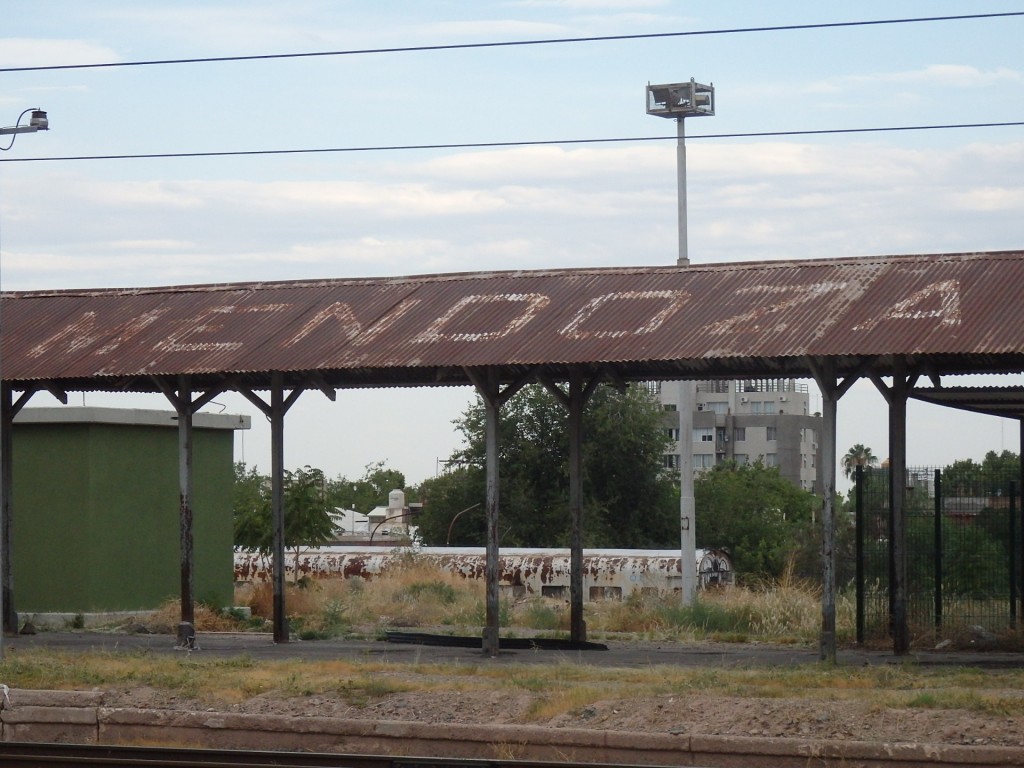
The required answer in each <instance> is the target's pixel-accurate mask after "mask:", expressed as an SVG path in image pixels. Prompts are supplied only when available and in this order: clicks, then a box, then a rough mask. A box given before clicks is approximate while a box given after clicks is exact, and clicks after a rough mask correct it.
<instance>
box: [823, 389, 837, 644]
mask: <svg viewBox="0 0 1024 768" xmlns="http://www.w3.org/2000/svg"><path fill="white" fill-rule="evenodd" d="M833 381H834V377H833ZM821 396H822V403H821V408H822V411H821V415H822V435H821V446H822V447H821V476H822V478H823V479H824V483H825V485H824V487H823V488H822V489H821V493H822V497H823V501H822V510H821V638H820V643H819V658H820V659H821V660H822V661H826V662H828V663H830V664H835V663H836V544H835V537H836V515H835V503H836V415H837V413H838V407H837V406H838V398H837V395H836V388H835V386H828V387H823V388H822V393H821Z"/></svg>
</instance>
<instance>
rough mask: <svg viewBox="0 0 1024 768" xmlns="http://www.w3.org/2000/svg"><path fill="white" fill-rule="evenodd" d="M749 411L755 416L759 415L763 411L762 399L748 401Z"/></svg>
mask: <svg viewBox="0 0 1024 768" xmlns="http://www.w3.org/2000/svg"><path fill="white" fill-rule="evenodd" d="M750 412H751V413H752V414H754V415H755V416H760V415H761V414H762V413H764V401H763V400H751V401H750Z"/></svg>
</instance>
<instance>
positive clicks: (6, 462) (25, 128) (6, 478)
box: [0, 107, 50, 658]
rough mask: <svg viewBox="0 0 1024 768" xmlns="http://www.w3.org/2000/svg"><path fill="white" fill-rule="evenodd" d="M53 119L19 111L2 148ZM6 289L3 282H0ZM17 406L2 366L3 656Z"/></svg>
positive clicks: (0, 540)
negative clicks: (12, 452)
mask: <svg viewBox="0 0 1024 768" xmlns="http://www.w3.org/2000/svg"><path fill="white" fill-rule="evenodd" d="M29 112H31V113H32V116H31V117H30V118H29V121H28V124H27V125H22V124H21V120H22V118H23V117H25V115H27V114H28V113H29ZM49 129H50V122H49V120H47V118H46V113H45V112H43V110H41V109H39V108H38V107H36V108H34V109H26V110H25V111H24V112H22V113H21V114H20V115H18V121H17V122H16V123H15V124H14V125H13V126H10V127H9V128H0V136H10V137H11V141H10V143H9V144H8V145H7V146H6V147H0V150H2V151H4V152H6V151H7V150H8V149H10V148H11V147H13V146H14V140H15V139H16V138H18V134H22V133H35V132H36V131H47V130H49ZM0 289H2V286H0ZM2 342H3V328H2V326H0V344H2ZM13 411H14V407H13V404H12V403H11V399H10V392H9V391H8V389H7V388H6V387H5V386H3V374H2V368H0V582H2V583H0V658H3V651H4V647H3V628H4V625H6V623H7V612H8V610H9V609H10V603H11V595H10V594H8V590H10V587H11V584H12V576H11V575H12V573H13V568H12V563H11V444H12V443H11V440H12V437H13V435H12V431H13V430H12V427H13V423H14V413H13Z"/></svg>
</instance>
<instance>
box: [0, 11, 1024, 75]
mask: <svg viewBox="0 0 1024 768" xmlns="http://www.w3.org/2000/svg"><path fill="white" fill-rule="evenodd" d="M1008 16H1024V11H1009V12H1005V13H972V14H963V15H960V16H921V17H916V18H907V19H873V20H867V21H834V22H824V23H821V24H785V25H776V26H769V27H733V28H727V29H700V30H693V31H690V32H650V33H646V34H637V35H595V36H590V37H559V38H550V39H543V40H505V41H497V42H490V43H451V44H447V45H410V46H400V47H393V48H358V49H352V50H342V51H308V52H305V53H266V54H256V55H251V56H207V57H200V58H180V59H152V60H148V61H111V62H104V63H98V64H48V65H41V66H35V67H0V72H42V71H50V70H58V69H104V68H112V67H146V66H154V65H158V64H209V63H212V62H226V61H263V60H269V59H303V58H313V57H317V56H361V55H366V54H371V53H415V52H423V51H458V50H468V49H473V48H511V47H514V46H524V45H556V44H565V43H600V42H610V41H616V40H652V39H657V38H666V37H697V36H701V35H735V34H742V33H749V32H792V31H798V30H807V29H838V28H843V27H870V26H879V25H883V24H919V23H923V22H935V21H966V20H970V19H997V18H1006V17H1008Z"/></svg>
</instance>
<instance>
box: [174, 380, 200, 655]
mask: <svg viewBox="0 0 1024 768" xmlns="http://www.w3.org/2000/svg"><path fill="white" fill-rule="evenodd" d="M177 413H178V499H179V504H178V526H179V537H180V544H181V547H180V550H179V552H180V558H181V624H182V627H180V628H179V631H178V643H179V645H191V641H190V639H189V638H190V637H194V634H191V635H190V634H189V633H188V632H183V631H182V628H184V629H186V630H187V629H191V631H192V632H193V633H194V631H195V620H196V619H195V578H194V575H193V563H194V556H193V551H194V547H193V541H194V539H193V535H192V498H193V492H194V487H195V483H194V482H193V474H192V415H193V413H194V409H193V408H192V388H191V386H190V384H189V381H188V377H187V376H179V377H178V397H177Z"/></svg>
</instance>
